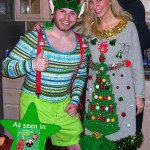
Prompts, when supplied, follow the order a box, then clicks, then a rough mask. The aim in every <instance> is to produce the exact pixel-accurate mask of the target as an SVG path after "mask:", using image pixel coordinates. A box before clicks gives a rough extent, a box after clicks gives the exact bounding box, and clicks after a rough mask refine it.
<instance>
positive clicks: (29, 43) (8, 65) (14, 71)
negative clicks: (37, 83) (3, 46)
mask: <svg viewBox="0 0 150 150" xmlns="http://www.w3.org/2000/svg"><path fill="white" fill-rule="evenodd" d="M36 38H37V37H36V36H35V33H34V32H32V33H28V34H25V35H24V36H22V37H21V39H20V40H19V41H18V43H17V44H16V46H15V47H14V48H13V49H12V51H11V52H10V54H9V56H8V57H7V58H6V59H5V60H4V61H3V63H2V74H3V76H6V77H11V78H17V77H20V76H23V75H25V74H26V73H28V72H32V71H34V69H33V65H32V63H33V59H34V58H33V56H32V52H33V50H34V49H35V48H36V46H37V45H36V43H37V39H36ZM31 39H32V40H31ZM35 39H36V40H35ZM33 40H34V42H33ZM35 41H36V42H35Z"/></svg>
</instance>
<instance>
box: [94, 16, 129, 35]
mask: <svg viewBox="0 0 150 150" xmlns="http://www.w3.org/2000/svg"><path fill="white" fill-rule="evenodd" d="M127 23H128V21H127V20H126V19H123V20H121V21H120V22H119V24H118V25H116V26H115V27H114V28H111V29H108V30H100V29H98V27H97V28H96V29H95V30H94V33H95V35H96V36H98V37H100V38H111V37H114V36H115V35H116V34H117V33H120V32H121V31H122V30H123V29H124V28H125V26H126V24H127Z"/></svg>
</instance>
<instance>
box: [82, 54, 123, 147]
mask: <svg viewBox="0 0 150 150" xmlns="http://www.w3.org/2000/svg"><path fill="white" fill-rule="evenodd" d="M99 61H100V63H99V64H98V65H97V68H98V73H97V74H96V80H95V83H94V92H93V93H92V101H90V102H89V105H88V112H87V113H85V116H84V122H83V125H84V126H85V127H86V128H87V129H88V130H90V131H91V132H93V134H92V135H91V136H84V137H83V138H82V139H81V144H80V145H81V148H82V150H97V149H99V148H100V149H101V150H107V149H108V150H113V149H115V145H114V143H113V142H111V141H109V140H108V139H107V138H105V136H107V135H111V134H113V133H115V132H117V131H118V130H119V129H120V128H119V127H118V121H119V119H118V115H117V114H116V107H117V103H115V96H114V94H113V93H112V90H113V85H112V84H111V81H110V77H109V75H107V65H106V64H105V55H104V54H100V57H99ZM91 142H92V143H91Z"/></svg>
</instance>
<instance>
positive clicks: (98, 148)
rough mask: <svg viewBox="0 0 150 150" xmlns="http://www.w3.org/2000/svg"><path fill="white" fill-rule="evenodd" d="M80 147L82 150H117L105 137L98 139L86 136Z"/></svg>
mask: <svg viewBox="0 0 150 150" xmlns="http://www.w3.org/2000/svg"><path fill="white" fill-rule="evenodd" d="M80 146H81V149H82V150H115V144H114V143H113V142H111V141H110V140H108V139H107V138H105V137H101V138H99V139H96V138H95V137H92V136H84V137H83V138H82V139H81V141H80Z"/></svg>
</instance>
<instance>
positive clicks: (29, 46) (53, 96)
mask: <svg viewBox="0 0 150 150" xmlns="http://www.w3.org/2000/svg"><path fill="white" fill-rule="evenodd" d="M43 33H44V36H43V38H44V40H45V47H44V55H43V57H48V58H49V67H48V68H47V70H46V71H44V72H42V73H41V74H42V76H41V96H40V97H41V98H43V99H45V100H47V101H60V100H62V99H64V98H66V97H67V96H68V91H69V88H70V84H71V82H72V79H73V76H74V74H75V73H76V70H77V67H78V65H79V62H80V58H81V54H80V45H79V43H78V40H77V37H76V35H75V37H76V43H77V44H76V48H75V49H74V50H73V51H72V52H69V53H62V52H58V51H56V50H54V49H53V48H52V47H51V45H50V44H49V42H48V40H47V37H46V34H45V31H44V29H43ZM37 43H38V33H37V32H35V31H32V32H30V33H27V34H25V35H24V36H22V37H21V39H20V40H19V42H18V43H17V44H16V46H15V47H14V48H13V50H12V51H11V53H10V54H9V56H8V57H7V58H6V59H5V60H4V62H3V64H2V74H3V75H4V76H7V77H11V78H17V77H20V76H23V75H26V77H25V81H24V83H23V86H22V90H23V91H25V92H27V93H30V94H34V95H35V86H36V84H35V83H36V72H35V71H34V69H33V66H32V62H33V59H34V58H35V57H36V53H37ZM56 44H59V43H56ZM86 63H87V50H85V53H84V59H83V61H82V64H81V67H80V69H79V71H78V74H77V77H76V79H75V81H74V84H73V86H72V89H73V90H72V100H71V102H72V103H75V104H76V105H78V104H79V99H80V98H79V97H80V95H81V92H82V90H83V86H84V83H85V80H86V72H87V65H86Z"/></svg>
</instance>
